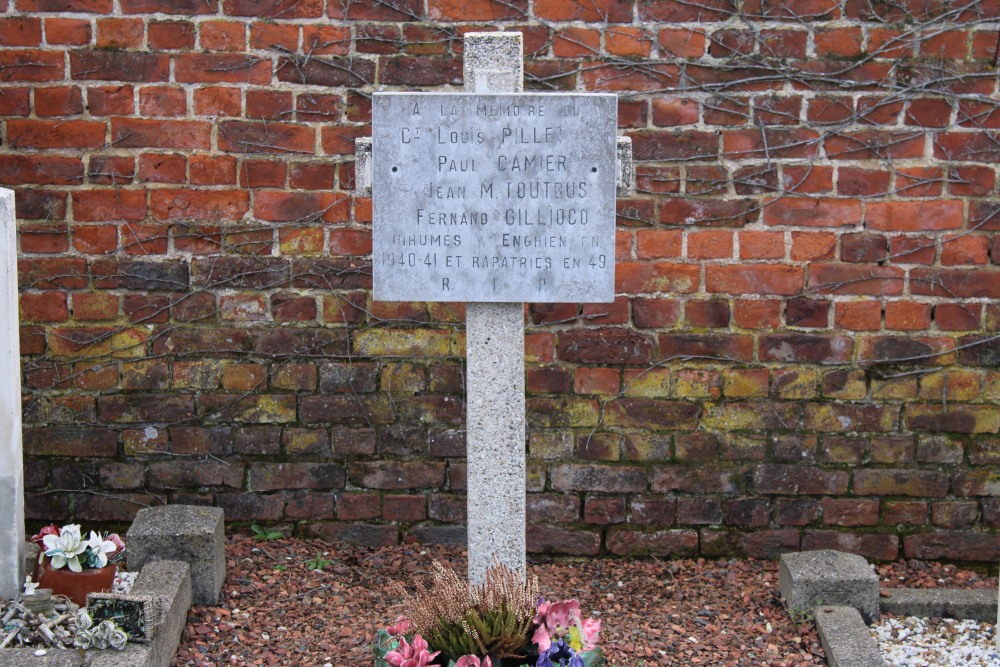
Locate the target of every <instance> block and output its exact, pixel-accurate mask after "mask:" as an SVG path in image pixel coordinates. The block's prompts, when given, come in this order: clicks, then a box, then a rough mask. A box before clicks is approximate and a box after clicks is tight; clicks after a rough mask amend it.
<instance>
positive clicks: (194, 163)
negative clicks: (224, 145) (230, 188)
mask: <svg viewBox="0 0 1000 667" xmlns="http://www.w3.org/2000/svg"><path fill="white" fill-rule="evenodd" d="M188 164H189V168H190V178H191V184H192V185H234V184H235V183H236V158H235V157H232V156H230V155H192V156H191V157H190V158H189V159H188Z"/></svg>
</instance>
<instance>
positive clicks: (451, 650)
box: [372, 563, 604, 667]
mask: <svg viewBox="0 0 1000 667" xmlns="http://www.w3.org/2000/svg"><path fill="white" fill-rule="evenodd" d="M394 592H395V593H397V594H399V595H400V596H401V597H402V603H401V605H400V606H401V607H402V609H403V611H404V615H403V616H400V617H399V618H398V619H397V620H396V622H395V623H394V624H392V625H390V626H389V627H387V628H384V629H381V630H379V631H378V632H377V633H376V635H375V642H374V644H373V645H372V652H373V654H374V658H375V667H431V666H440V667H600V666H601V665H602V664H603V663H604V654H603V652H602V651H601V649H600V648H599V647H598V646H597V636H598V633H599V632H600V629H601V622H600V620H598V619H596V618H589V617H588V618H583V616H582V614H581V612H580V603H579V602H577V601H576V600H563V601H561V602H547V601H546V600H545V599H544V598H542V597H540V596H539V595H538V581H537V579H535V578H534V577H532V578H530V579H529V580H527V581H525V580H524V579H522V577H521V575H520V574H519V573H517V572H514V571H513V570H511V569H510V568H508V567H506V566H504V565H500V564H494V565H493V567H491V568H489V569H488V570H487V571H486V578H485V581H484V583H483V584H481V585H478V586H470V585H469V584H468V583H467V582H465V581H464V580H462V579H460V578H459V577H458V575H456V574H455V573H454V572H453V571H451V570H448V569H446V568H445V567H444V566H442V565H440V564H439V563H434V572H433V574H432V581H431V585H430V586H423V585H420V584H418V585H417V588H416V593H415V594H410V593H408V592H407V591H406V590H404V589H403V588H402V587H400V586H398V585H397V586H396V587H395V590H394Z"/></svg>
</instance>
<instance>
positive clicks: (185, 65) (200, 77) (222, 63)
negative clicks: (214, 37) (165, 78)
mask: <svg viewBox="0 0 1000 667" xmlns="http://www.w3.org/2000/svg"><path fill="white" fill-rule="evenodd" d="M174 79H175V80H176V81H177V82H178V83H252V84H256V85H266V84H269V83H271V60H270V59H268V58H257V57H254V56H250V55H244V54H235V53H234V54H225V53H205V54H202V53H182V54H178V55H176V56H174Z"/></svg>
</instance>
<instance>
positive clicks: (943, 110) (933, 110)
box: [904, 97, 951, 127]
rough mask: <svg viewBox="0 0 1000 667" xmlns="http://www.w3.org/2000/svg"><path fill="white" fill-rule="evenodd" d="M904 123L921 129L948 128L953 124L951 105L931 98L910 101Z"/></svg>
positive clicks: (945, 101) (946, 101) (942, 100)
mask: <svg viewBox="0 0 1000 667" xmlns="http://www.w3.org/2000/svg"><path fill="white" fill-rule="evenodd" d="M904 121H905V123H906V124H907V125H920V126H921V127H948V126H949V125H950V124H951V103H950V102H949V101H948V100H944V99H940V98H936V97H931V98H920V99H915V100H910V103H909V105H908V106H907V108H906V115H905V116H904Z"/></svg>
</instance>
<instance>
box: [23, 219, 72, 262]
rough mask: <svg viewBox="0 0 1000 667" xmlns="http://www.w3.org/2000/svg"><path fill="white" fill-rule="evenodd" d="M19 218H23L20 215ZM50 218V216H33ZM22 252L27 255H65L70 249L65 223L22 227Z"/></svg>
mask: <svg viewBox="0 0 1000 667" xmlns="http://www.w3.org/2000/svg"><path fill="white" fill-rule="evenodd" d="M18 217H22V216H21V215H20V214H19V215H18ZM33 217H46V218H47V217H48V216H33ZM18 231H19V234H20V237H21V251H22V252H25V253H63V252H66V250H67V249H68V248H69V243H68V241H67V236H66V231H67V226H66V224H64V223H43V224H34V225H27V224H25V225H21V226H20V229H19V230H18Z"/></svg>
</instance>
